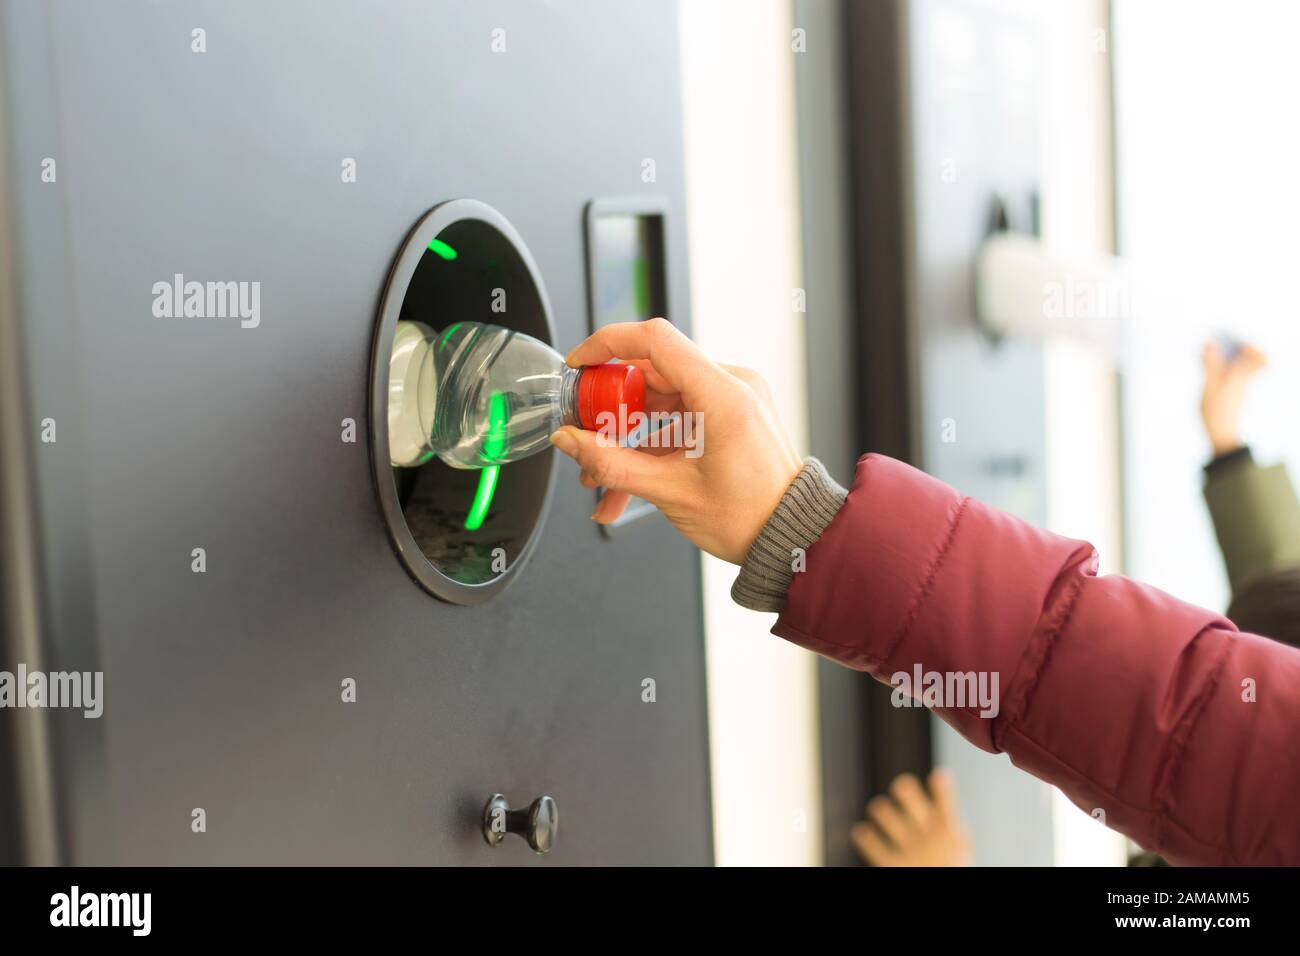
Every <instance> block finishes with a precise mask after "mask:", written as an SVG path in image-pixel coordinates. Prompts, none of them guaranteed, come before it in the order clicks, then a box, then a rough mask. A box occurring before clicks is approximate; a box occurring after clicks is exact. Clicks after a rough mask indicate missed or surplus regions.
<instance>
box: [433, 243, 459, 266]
mask: <svg viewBox="0 0 1300 956" xmlns="http://www.w3.org/2000/svg"><path fill="white" fill-rule="evenodd" d="M429 248H430V249H431V250H432V251H433V252H435V253H437V254H438V255H439V256H441V257H442V258H443V259H446V260H447V261H448V262H451V260H452V259H455V258H456V255H457V253H456V250H455V249H453V248H452V247H451V246H449V245H447V244H446V243H445V242H443V241H442V240H441V239H434V240H433V241H432V242H430V243H429Z"/></svg>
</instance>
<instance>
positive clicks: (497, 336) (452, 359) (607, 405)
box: [388, 322, 645, 468]
mask: <svg viewBox="0 0 1300 956" xmlns="http://www.w3.org/2000/svg"><path fill="white" fill-rule="evenodd" d="M644 410H645V379H644V377H643V376H642V375H641V371H640V369H637V368H636V367H635V366H631V365H621V364H610V365H598V366H591V367H585V368H569V367H568V366H567V365H566V364H565V362H564V357H563V356H561V355H560V354H559V353H558V352H556V351H555V350H554V349H552V348H551V347H550V346H549V345H547V344H546V343H545V342H542V341H539V340H538V339H535V338H533V337H532V336H530V335H525V334H523V333H522V332H513V331H511V330H510V329H505V328H502V327H500V326H496V325H485V324H483V323H480V322H458V323H456V324H455V325H451V326H448V327H447V328H446V329H444V330H443V331H442V332H441V333H436V332H434V331H433V330H432V329H431V328H429V327H428V326H427V325H424V324H423V323H420V322H399V323H397V333H396V336H395V338H394V344H393V358H392V364H391V365H390V368H389V395H388V426H389V429H388V430H389V446H390V457H391V458H392V463H393V464H394V465H407V466H410V465H421V464H424V462H426V461H428V460H429V459H430V458H432V457H433V456H434V455H437V456H438V457H439V458H441V459H442V460H443V461H445V462H446V463H447V464H449V465H451V466H453V467H455V468H486V467H488V466H491V465H502V464H506V463H507V462H511V461H518V460H519V459H521V458H527V457H528V456H529V455H533V454H536V453H537V452H539V451H543V450H544V449H546V448H549V447H550V437H551V433H552V432H554V431H555V430H556V429H557V428H560V427H561V426H563V425H576V426H578V427H580V428H588V429H596V428H599V427H601V426H602V425H604V424H606V423H607V422H609V421H610V420H609V419H605V418H602V417H601V416H602V413H604V412H611V413H613V415H614V419H613V421H614V422H623V423H625V422H626V421H627V419H628V417H629V416H630V415H631V414H632V413H633V412H634V411H639V412H642V413H644Z"/></svg>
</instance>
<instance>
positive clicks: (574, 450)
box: [551, 426, 674, 520]
mask: <svg viewBox="0 0 1300 956" xmlns="http://www.w3.org/2000/svg"><path fill="white" fill-rule="evenodd" d="M551 443H552V444H553V445H555V447H556V448H558V449H559V450H560V451H562V452H564V454H566V455H568V456H569V457H570V458H572V459H573V460H574V461H576V462H577V463H578V467H580V468H581V469H582V472H583V476H582V483H583V484H584V485H586V486H587V487H588V488H595V487H600V488H606V489H608V490H609V491H621V492H627V493H628V494H632V495H638V496H640V497H642V498H645V499H646V500H647V501H651V502H659V501H662V500H664V498H665V497H666V495H667V493H668V492H669V491H670V490H671V488H672V485H673V477H674V470H673V469H672V467H671V466H670V465H669V463H668V462H669V459H666V458H656V457H654V456H652V455H643V454H641V453H640V452H638V451H634V450H633V449H631V448H621V447H619V446H617V445H607V444H605V443H604V442H602V440H601V439H600V437H599V433H597V432H589V431H582V430H581V429H577V428H573V427H570V426H566V427H564V428H561V429H559V430H557V431H556V432H555V434H553V435H552V436H551ZM624 503H625V504H626V502H624ZM611 506H612V505H611ZM619 513H620V514H621V513H622V508H621V507H620V508H619ZM615 517H617V515H615ZM610 520H613V519H612V518H611V519H610Z"/></svg>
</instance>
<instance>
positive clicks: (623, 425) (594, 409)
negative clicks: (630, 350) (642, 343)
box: [578, 362, 645, 438]
mask: <svg viewBox="0 0 1300 956" xmlns="http://www.w3.org/2000/svg"><path fill="white" fill-rule="evenodd" d="M606 412H608V413H609V414H610V415H612V416H613V419H612V420H610V419H602V418H601V415H602V414H603V413H606ZM633 412H640V413H641V414H642V415H645V376H644V375H642V374H641V370H640V369H639V368H637V367H636V366H635V365H625V364H623V363H621V362H610V363H608V364H606V365H589V366H587V367H586V368H584V369H583V370H582V374H581V375H580V376H578V425H579V426H580V427H581V428H584V429H585V430H587V431H589V432H594V431H598V430H599V429H600V427H601V425H603V424H605V422H610V424H612V425H613V426H614V427H615V428H617V429H618V437H619V438H623V437H625V435H626V432H627V430H628V419H630V418H631V417H632V414H633Z"/></svg>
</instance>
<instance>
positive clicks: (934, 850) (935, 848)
mask: <svg viewBox="0 0 1300 956" xmlns="http://www.w3.org/2000/svg"><path fill="white" fill-rule="evenodd" d="M929 791H930V792H929V793H928V794H927V793H926V790H925V788H924V787H922V786H921V782H920V781H919V780H917V779H916V777H914V776H912V775H911V774H910V773H904V774H900V775H899V776H897V777H895V778H894V782H893V783H892V784H890V786H889V793H888V794H882V795H881V796H878V797H876V798H874V799H873V800H872V801H871V802H870V803H868V804H867V811H866V814H867V820H866V821H864V822H862V823H859V824H856V825H855V826H854V827H853V831H852V834H851V835H852V837H853V844H854V846H856V847H857V850H858V852H859V853H860V854H861V855H862V858H863V859H864V860H866V861H867V862H868V863H870V864H871V865H872V866H970V865H971V861H972V854H971V842H970V837H969V835H968V834H967V833H966V828H965V827H964V826H963V825H962V822H961V818H960V815H959V814H958V812H957V787H956V784H955V783H954V782H953V779H952V774H950V773H949V772H948V771H947V770H942V769H938V770H935V771H933V772H932V773H931V774H930V778H929Z"/></svg>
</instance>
